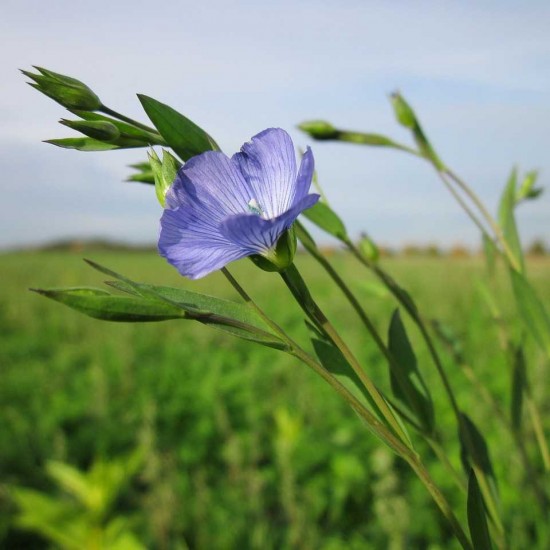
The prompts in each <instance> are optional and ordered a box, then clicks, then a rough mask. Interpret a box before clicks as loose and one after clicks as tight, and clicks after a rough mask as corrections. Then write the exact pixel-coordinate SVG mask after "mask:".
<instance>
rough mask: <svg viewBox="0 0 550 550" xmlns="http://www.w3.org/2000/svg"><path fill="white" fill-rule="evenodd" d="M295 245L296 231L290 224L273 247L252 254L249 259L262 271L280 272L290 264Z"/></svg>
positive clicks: (294, 252)
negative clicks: (262, 252)
mask: <svg viewBox="0 0 550 550" xmlns="http://www.w3.org/2000/svg"><path fill="white" fill-rule="evenodd" d="M296 246H297V242H296V233H295V231H294V226H291V227H290V228H289V229H287V230H286V231H285V232H284V233H283V234H282V235H281V236H280V237H279V240H278V241H277V244H276V245H275V248H274V249H272V250H269V251H267V252H266V253H265V254H262V255H260V254H253V255H252V256H250V259H251V260H252V261H253V262H254V263H255V264H256V265H257V266H258V267H259V268H260V269H263V270H264V271H277V272H281V271H284V270H285V269H286V268H287V267H289V266H290V265H292V261H293V260H294V255H295V254H296Z"/></svg>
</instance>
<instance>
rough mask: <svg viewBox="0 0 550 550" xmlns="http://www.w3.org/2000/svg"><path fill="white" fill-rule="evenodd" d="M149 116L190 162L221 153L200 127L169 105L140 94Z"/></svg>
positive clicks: (168, 140) (172, 144)
mask: <svg viewBox="0 0 550 550" xmlns="http://www.w3.org/2000/svg"><path fill="white" fill-rule="evenodd" d="M138 98H139V100H140V101H141V104H142V106H143V108H144V109H145V112H146V113H147V116H148V117H149V118H150V119H151V122H152V123H153V124H154V125H155V128H156V129H157V130H158V131H159V132H160V135H161V136H162V137H163V138H164V139H165V140H166V142H167V143H168V145H170V147H171V148H172V149H174V151H175V152H176V153H177V154H178V155H179V156H180V157H181V158H182V159H183V160H188V159H190V158H191V157H193V156H195V155H199V154H200V153H204V152H205V151H219V150H220V148H219V147H218V145H217V144H216V142H215V141H214V140H213V139H212V138H211V137H210V136H209V135H208V134H207V133H206V132H205V131H204V130H203V129H202V128H200V127H199V126H197V125H196V124H195V123H194V122H192V121H191V120H189V119H188V118H187V117H185V116H183V115H182V114H181V113H178V112H177V111H176V110H174V109H172V107H169V106H168V105H165V104H164V103H161V102H160V101H157V100H156V99H153V98H151V97H148V96H146V95H142V94H138Z"/></svg>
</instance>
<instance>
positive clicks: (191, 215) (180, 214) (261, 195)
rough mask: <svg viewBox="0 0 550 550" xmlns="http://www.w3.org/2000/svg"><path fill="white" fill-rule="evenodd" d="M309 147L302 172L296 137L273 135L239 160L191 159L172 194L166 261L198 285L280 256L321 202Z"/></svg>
mask: <svg viewBox="0 0 550 550" xmlns="http://www.w3.org/2000/svg"><path fill="white" fill-rule="evenodd" d="M313 169H314V163H313V154H312V153H311V150H310V149H309V147H308V148H307V151H306V152H305V154H304V156H303V157H302V162H301V164H300V167H299V169H298V168H297V165H296V156H295V152H294V145H293V143H292V140H291V139H290V136H289V135H288V134H287V133H286V132H285V131H284V130H281V129H279V128H269V129H267V130H264V131H263V132H261V133H259V134H258V135H256V136H254V137H253V138H252V140H251V141H250V142H248V143H245V144H244V145H243V146H242V148H241V151H240V152H239V153H236V154H235V155H233V156H232V157H231V158H229V157H227V156H226V155H224V154H223V153H220V152H217V151H208V152H206V153H202V154H201V155H198V156H196V157H193V158H192V159H190V160H189V161H188V162H187V163H186V164H185V165H184V166H183V167H182V168H181V169H180V170H179V172H178V175H177V177H176V180H175V181H174V183H173V184H172V186H171V187H170V189H169V190H168V192H167V194H166V209H165V210H164V213H163V215H162V218H161V220H160V238H159V243H158V248H159V252H160V254H161V256H164V257H165V258H166V259H167V260H168V262H169V263H171V264H172V265H173V266H175V267H176V268H177V269H178V271H179V272H180V273H181V274H182V275H184V276H185V277H189V278H190V279H198V278H200V277H204V276H205V275H208V274H209V273H211V272H212V271H215V270H217V269H221V268H222V267H224V266H225V265H227V264H228V263H229V262H232V261H234V260H238V259H240V258H244V257H245V256H251V255H255V254H259V255H262V256H265V257H266V258H270V257H273V255H274V251H275V247H276V245H277V241H278V240H279V238H280V237H281V235H282V234H283V233H284V232H285V231H286V230H287V229H288V228H289V227H290V226H291V225H292V223H293V222H294V220H296V218H297V217H298V216H299V214H300V213H301V212H303V211H304V210H306V209H307V208H310V207H312V206H313V205H314V204H315V203H316V202H317V201H318V200H319V195H314V194H308V191H309V187H310V185H311V179H312V177H313Z"/></svg>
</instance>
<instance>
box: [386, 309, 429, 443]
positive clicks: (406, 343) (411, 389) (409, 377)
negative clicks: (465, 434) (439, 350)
mask: <svg viewBox="0 0 550 550" xmlns="http://www.w3.org/2000/svg"><path fill="white" fill-rule="evenodd" d="M388 348H389V351H390V354H391V357H392V360H391V361H390V381H391V387H392V391H393V394H394V396H395V398H396V399H398V400H399V401H400V402H401V403H403V404H404V405H405V407H406V408H407V409H408V410H409V411H410V412H411V413H412V414H413V415H414V417H415V418H416V419H417V420H418V422H419V423H420V425H421V426H422V427H423V428H424V430H426V432H427V433H432V432H433V429H434V425H435V417H434V408H433V402H432V399H431V396H430V392H429V390H428V388H427V386H426V384H425V383H424V380H423V378H422V375H421V374H420V371H419V370H418V365H417V361H416V356H415V354H414V350H413V348H412V346H411V343H410V340H409V338H408V336H407V332H406V330H405V326H404V325H403V322H402V321H401V316H400V314H399V310H398V309H396V310H395V311H394V313H393V315H392V318H391V322H390V327H389V332H388Z"/></svg>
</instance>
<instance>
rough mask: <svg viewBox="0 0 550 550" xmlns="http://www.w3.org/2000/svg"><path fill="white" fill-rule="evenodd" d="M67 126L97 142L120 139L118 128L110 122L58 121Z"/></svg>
mask: <svg viewBox="0 0 550 550" xmlns="http://www.w3.org/2000/svg"><path fill="white" fill-rule="evenodd" d="M59 122H60V123H61V124H63V126H67V127H69V128H72V129H73V130H76V131H77V132H80V133H82V134H84V135H85V136H88V137H91V138H94V139H97V140H99V141H108V142H109V141H115V140H117V139H118V138H119V137H120V132H119V130H118V128H117V127H116V126H115V125H114V124H112V123H111V122H107V121H105V120H65V119H61V120H60V121H59Z"/></svg>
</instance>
